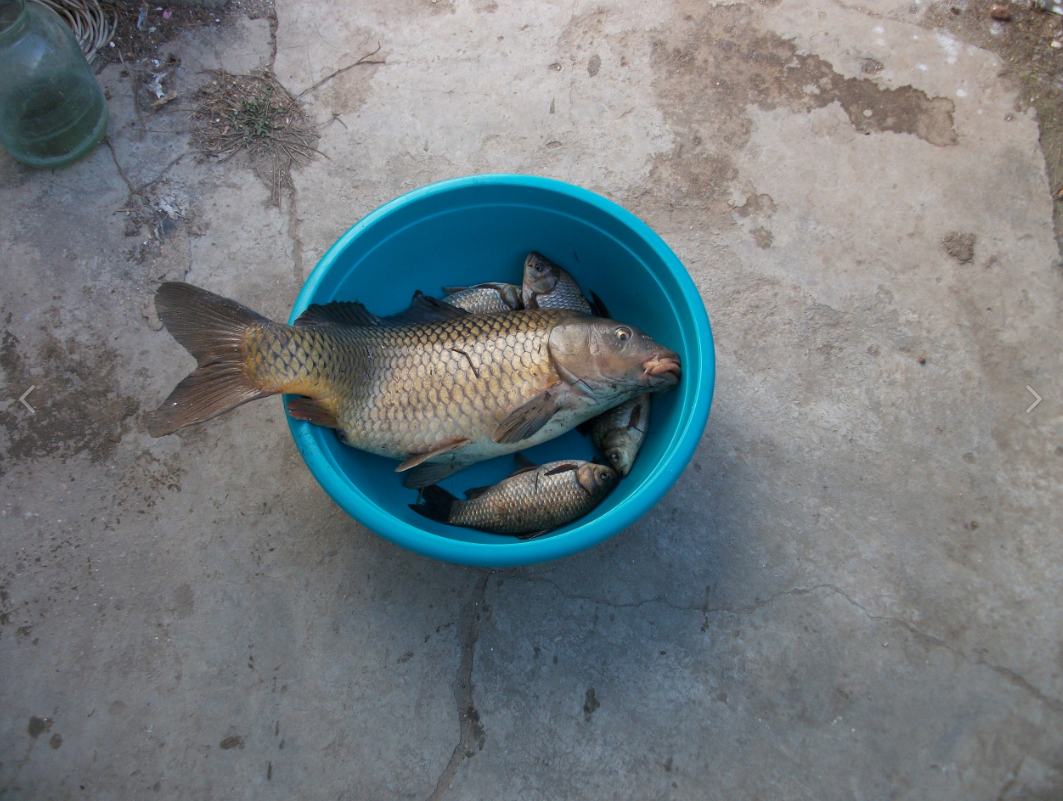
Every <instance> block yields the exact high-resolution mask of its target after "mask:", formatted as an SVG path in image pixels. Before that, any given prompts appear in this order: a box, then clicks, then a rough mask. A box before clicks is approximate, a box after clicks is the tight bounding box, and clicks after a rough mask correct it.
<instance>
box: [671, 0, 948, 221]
mask: <svg viewBox="0 0 1063 801" xmlns="http://www.w3.org/2000/svg"><path fill="white" fill-rule="evenodd" d="M684 21H685V23H686V27H685V28H682V27H677V28H676V33H675V34H673V35H671V36H670V37H669V38H665V37H664V36H662V37H661V38H659V39H657V40H656V41H654V42H653V46H652V55H651V58H652V63H653V69H654V71H655V74H656V80H655V82H656V86H657V89H658V96H659V97H660V99H661V100H660V107H661V111H662V113H663V114H664V116H665V119H666V120H667V121H668V123H669V125H670V127H671V128H672V131H673V133H674V134H675V138H676V144H675V146H674V147H673V148H672V150H671V151H670V152H668V153H665V154H662V155H661V156H658V157H657V158H656V159H655V163H654V165H653V176H652V180H651V182H650V183H651V185H656V186H667V187H669V194H670V196H671V200H672V202H673V203H675V205H681V204H683V203H684V202H691V201H700V202H704V201H714V200H716V201H718V200H721V199H723V198H724V197H725V196H726V195H727V194H728V193H729V191H730V189H729V187H730V184H731V182H732V181H733V180H734V179H735V178H737V171H736V169H735V166H734V163H733V155H734V154H735V153H737V152H738V151H740V150H741V149H742V148H743V147H745V145H746V143H747V142H748V140H749V136H750V134H751V132H752V122H751V121H750V119H749V117H748V116H747V115H746V114H745V113H743V111H742V109H744V108H746V107H747V106H750V105H755V106H758V107H759V108H761V109H763V110H765V111H770V110H773V109H776V108H787V109H790V110H791V111H793V112H795V113H800V112H809V111H812V110H815V109H821V108H824V107H826V106H829V105H831V104H832V103H838V104H839V105H840V106H841V108H842V109H844V111H845V114H846V116H847V117H848V118H849V123H850V124H851V125H852V126H853V128H855V129H856V130H857V131H859V132H860V133H863V134H869V135H870V134H881V133H894V134H909V135H912V136H916V137H918V138H919V139H922V140H923V141H925V142H928V143H929V144H931V145H935V146H939V147H947V146H951V145H955V144H956V143H957V141H958V139H957V135H956V131H955V130H954V128H953V112H954V110H955V106H954V104H953V102H952V101H951V100H949V99H948V98H944V97H929V96H927V95H926V94H925V93H924V92H922V91H921V90H918V89H915V88H913V87H911V86H901V87H898V88H895V89H890V88H884V87H882V86H880V85H879V84H878V83H877V82H876V81H874V80H873V79H870V78H865V77H858V78H846V77H845V76H843V75H840V74H839V73H838V72H836V71H835V69H834V67H833V65H832V64H831V63H830V62H828V61H825V60H824V59H821V58H819V57H818V56H815V55H804V54H800V53H798V49H797V46H796V45H795V44H794V43H793V42H789V41H787V40H785V39H782V38H781V37H779V36H777V35H775V34H770V33H768V34H765V33H763V32H762V31H761V30H760V29H759V28H758V27H757V26H756V18H755V11H753V10H751V9H750V8H748V7H746V6H742V5H731V6H722V5H720V6H717V7H715V8H710V9H706V10H705V11H703V12H700V11H699V12H698V14H696V15H687V16H686V17H685V19H684ZM878 66H879V65H877V64H874V63H870V60H868V61H866V62H865V69H864V73H865V74H868V75H874V74H875V73H876V72H877V71H878V69H877V67H878ZM691 98H697V102H691Z"/></svg>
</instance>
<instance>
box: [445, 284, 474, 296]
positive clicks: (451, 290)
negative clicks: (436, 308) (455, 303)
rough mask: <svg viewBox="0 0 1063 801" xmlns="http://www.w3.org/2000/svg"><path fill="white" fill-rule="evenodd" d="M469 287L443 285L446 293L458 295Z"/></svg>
mask: <svg viewBox="0 0 1063 801" xmlns="http://www.w3.org/2000/svg"><path fill="white" fill-rule="evenodd" d="M468 288H469V287H467V286H445V287H443V294H444V295H457V294H458V293H459V292H464V291H465V290H466V289H468Z"/></svg>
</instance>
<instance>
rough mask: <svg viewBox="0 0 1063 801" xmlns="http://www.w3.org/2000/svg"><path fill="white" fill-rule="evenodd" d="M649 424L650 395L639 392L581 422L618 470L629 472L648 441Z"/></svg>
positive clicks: (582, 428) (595, 444)
mask: <svg viewBox="0 0 1063 801" xmlns="http://www.w3.org/2000/svg"><path fill="white" fill-rule="evenodd" d="M649 425H650V396H649V395H639V396H638V397H637V398H632V399H631V400H629V401H626V402H624V403H621V404H620V405H619V406H617V407H615V408H613V409H610V410H609V411H607V412H605V414H600V415H598V416H597V417H595V418H594V419H593V420H588V421H587V422H586V423H584V424H583V425H581V426H580V431H581V432H583V433H589V434H590V437H591V442H593V443H594V447H596V448H597V449H598V450H599V451H601V453H602V455H603V456H605V458H606V459H608V460H609V464H610V465H612V466H613V467H614V468H615V469H616V472H618V473H619V474H620V475H621V476H626V475H627V474H628V473H630V472H631V465H633V464H634V463H635V457H636V456H638V453H639V448H641V447H642V443H643V442H645V441H646V432H647V431H649ZM588 429H589V430H588Z"/></svg>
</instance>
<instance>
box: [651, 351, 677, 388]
mask: <svg viewBox="0 0 1063 801" xmlns="http://www.w3.org/2000/svg"><path fill="white" fill-rule="evenodd" d="M682 374H683V370H682V367H680V365H679V356H677V355H676V354H674V353H670V352H669V353H659V354H655V355H654V356H653V358H651V359H649V360H647V361H646V362H644V363H643V365H642V377H643V378H644V379H646V380H648V381H649V382H650V383H651V384H666V385H667V386H669V387H674V386H675V385H676V384H678V383H679V377H680V376H681V375H682Z"/></svg>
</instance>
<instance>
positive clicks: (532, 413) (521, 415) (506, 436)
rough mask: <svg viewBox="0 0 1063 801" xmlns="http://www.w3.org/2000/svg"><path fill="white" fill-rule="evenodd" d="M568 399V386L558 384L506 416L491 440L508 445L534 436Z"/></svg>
mask: <svg viewBox="0 0 1063 801" xmlns="http://www.w3.org/2000/svg"><path fill="white" fill-rule="evenodd" d="M567 399H568V386H567V385H566V384H564V383H561V382H558V383H556V384H554V385H552V386H551V387H550V388H549V389H547V390H546V391H545V392H540V393H539V394H538V395H536V396H535V397H534V398H532V399H531V400H529V401H526V402H524V403H522V404H521V405H520V406H518V407H517V408H516V409H514V410H513V411H512V412H510V413H509V414H507V415H506V419H504V420H503V421H502V422H501V423H499V424H498V428H496V429H495V433H494V434H492V435H491V439H493V440H494V441H495V442H497V443H499V444H502V445H506V444H510V443H514V442H520V441H521V440H525V439H528V437H531V436H534V435H535V433H536V432H537V431H538V430H539V429H540V428H542V427H543V426H544V425H546V424H547V423H548V422H549V421H550V418H551V417H553V416H554V415H555V414H557V413H558V412H559V411H560V410H561V409H562V408H563V407H564V405H565V401H566V400H567Z"/></svg>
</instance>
